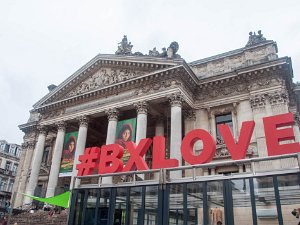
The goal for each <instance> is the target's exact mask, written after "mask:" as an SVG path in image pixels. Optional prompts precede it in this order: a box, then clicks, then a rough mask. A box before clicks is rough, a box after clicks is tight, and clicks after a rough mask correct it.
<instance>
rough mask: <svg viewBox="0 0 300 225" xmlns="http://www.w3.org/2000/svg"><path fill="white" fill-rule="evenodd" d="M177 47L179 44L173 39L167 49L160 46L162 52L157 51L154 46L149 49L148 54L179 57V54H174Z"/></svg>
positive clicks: (161, 56)
mask: <svg viewBox="0 0 300 225" xmlns="http://www.w3.org/2000/svg"><path fill="white" fill-rule="evenodd" d="M178 49H179V44H178V43H177V42H176V41H173V42H172V43H171V44H170V46H169V47H168V48H167V49H166V48H162V53H159V52H158V51H157V50H156V47H154V48H153V50H149V56H152V57H160V58H166V57H167V58H181V56H180V55H178V54H176V53H177V51H178Z"/></svg>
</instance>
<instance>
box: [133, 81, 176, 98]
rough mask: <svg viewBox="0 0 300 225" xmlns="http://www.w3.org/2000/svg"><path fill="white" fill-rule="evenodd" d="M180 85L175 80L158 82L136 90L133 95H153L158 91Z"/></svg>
mask: <svg viewBox="0 0 300 225" xmlns="http://www.w3.org/2000/svg"><path fill="white" fill-rule="evenodd" d="M180 84H181V83H180V82H179V81H177V80H166V81H160V82H156V83H152V84H149V85H145V86H143V87H141V88H139V89H138V90H136V91H135V92H134V93H135V94H136V95H139V94H146V93H154V92H156V91H159V90H164V89H167V88H169V87H172V86H176V85H180Z"/></svg>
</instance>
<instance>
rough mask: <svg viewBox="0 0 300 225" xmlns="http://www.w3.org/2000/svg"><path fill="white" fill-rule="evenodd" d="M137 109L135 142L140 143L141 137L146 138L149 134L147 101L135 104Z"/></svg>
mask: <svg viewBox="0 0 300 225" xmlns="http://www.w3.org/2000/svg"><path fill="white" fill-rule="evenodd" d="M134 106H135V108H136V111H137V122H136V138H135V143H136V144H137V145H138V144H139V142H140V140H141V139H144V138H146V135H147V111H148V104H147V102H145V101H142V102H138V103H136V104H134Z"/></svg>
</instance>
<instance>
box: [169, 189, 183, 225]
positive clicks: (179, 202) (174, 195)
mask: <svg viewBox="0 0 300 225" xmlns="http://www.w3.org/2000/svg"><path fill="white" fill-rule="evenodd" d="M168 188H169V225H182V224H183V219H184V217H183V185H182V184H173V185H169V186H168Z"/></svg>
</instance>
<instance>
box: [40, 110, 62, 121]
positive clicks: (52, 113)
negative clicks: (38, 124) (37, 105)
mask: <svg viewBox="0 0 300 225" xmlns="http://www.w3.org/2000/svg"><path fill="white" fill-rule="evenodd" d="M64 113H65V110H64V109H59V110H55V111H50V112H46V113H43V114H41V118H42V119H48V118H53V117H58V116H61V115H63V114H64Z"/></svg>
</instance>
